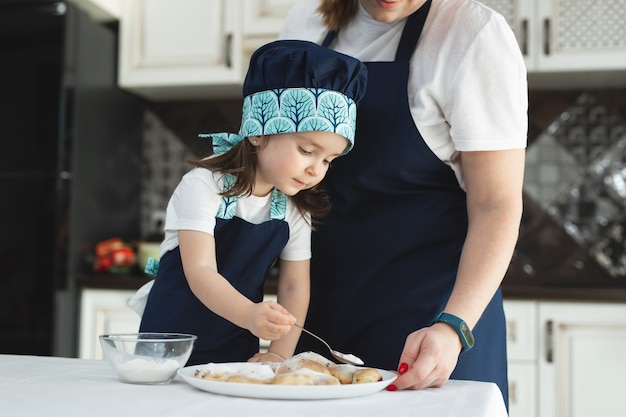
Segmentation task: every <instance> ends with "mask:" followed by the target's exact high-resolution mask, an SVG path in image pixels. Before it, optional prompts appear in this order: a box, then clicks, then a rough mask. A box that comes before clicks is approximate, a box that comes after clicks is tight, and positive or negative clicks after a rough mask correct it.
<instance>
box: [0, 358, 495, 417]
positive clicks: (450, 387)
mask: <svg viewBox="0 0 626 417" xmlns="http://www.w3.org/2000/svg"><path fill="white" fill-rule="evenodd" d="M302 388H305V389H306V388H309V387H302ZM310 388H315V387H310ZM337 389H341V386H337ZM0 404H2V407H1V408H2V415H6V416H20V417H34V416H64V417H73V416H76V417H83V416H90V417H100V416H102V417H111V416H152V417H160V416H167V417H173V416H181V417H191V416H218V415H222V416H225V415H227V416H232V417H238V416H239V417H247V416H255V417H264V416H268V417H270V416H271V417H293V416H298V417H319V416H321V415H324V416H329V417H330V416H354V415H359V416H362V417H380V416H384V415H390V414H393V415H398V416H406V417H411V416H415V417H439V416H466V417H506V415H507V413H506V409H505V406H504V401H503V400H502V395H501V394H500V390H499V389H498V387H497V386H496V385H495V384H493V383H487V382H475V381H448V382H447V383H446V385H445V386H444V387H443V388H431V389H425V390H420V391H395V392H390V391H386V390H382V391H379V392H376V393H374V394H370V395H365V396H360V397H352V398H340V399H330V400H329V399H311V400H273V399H254V398H243V397H236V396H225V395H218V394H212V393H209V392H206V391H202V390H199V389H196V388H194V387H192V386H191V385H189V384H188V383H187V382H185V381H184V379H183V378H182V377H181V376H177V377H176V379H174V381H172V382H171V383H170V384H167V385H136V384H126V383H123V382H120V381H119V380H118V379H117V377H116V376H115V374H114V372H113V370H112V368H111V366H110V365H109V363H108V362H106V361H101V360H88V359H69V358H55V357H43V356H27V355H23V356H22V355H0Z"/></svg>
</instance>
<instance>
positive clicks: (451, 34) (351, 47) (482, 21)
mask: <svg viewBox="0 0 626 417" xmlns="http://www.w3.org/2000/svg"><path fill="white" fill-rule="evenodd" d="M318 6H319V0H303V1H301V2H300V3H298V4H297V5H296V6H294V8H293V9H292V10H291V12H290V13H289V15H288V18H287V21H286V23H285V26H284V27H283V30H282V32H281V35H280V38H281V39H300V40H308V41H312V42H315V43H321V42H322V41H323V40H324V38H325V36H326V34H327V32H328V30H327V28H326V27H324V26H323V24H322V20H321V15H320V14H319V13H318V12H317V8H318ZM404 22H405V19H403V20H400V21H397V22H392V23H382V22H377V21H375V20H374V19H373V18H372V17H371V16H370V15H369V13H367V11H366V10H365V9H364V8H363V7H361V6H360V5H359V9H358V12H357V15H356V17H355V18H354V19H352V20H351V21H350V23H349V24H348V25H347V26H346V27H344V28H342V29H341V30H340V31H339V34H338V36H337V38H336V39H335V41H334V42H333V43H332V44H331V48H332V49H334V50H336V51H338V52H342V53H345V54H347V55H351V56H353V57H355V58H358V59H360V60H361V61H363V62H376V61H393V60H394V57H395V53H396V50H397V46H398V43H399V42H400V37H401V35H402V30H403V28H404ZM410 65H411V66H410V74H409V82H408V88H407V91H408V97H409V103H410V107H411V114H412V115H413V120H414V121H415V125H416V127H417V129H418V130H419V132H420V133H421V134H422V137H423V138H424V140H425V142H426V143H427V144H428V146H429V147H430V149H431V150H432V151H433V153H434V154H435V155H437V156H438V157H439V159H441V160H442V161H443V162H445V163H446V164H448V165H450V166H451V167H452V168H453V169H454V171H455V173H456V176H457V179H458V180H459V183H460V185H461V186H462V187H463V186H464V182H463V172H462V167H461V164H460V158H457V156H458V154H459V152H467V151H489V150H505V149H519V148H524V147H526V139H527V130H528V119H527V109H528V88H527V80H526V68H525V65H524V60H523V57H522V55H521V52H520V49H519V46H518V44H517V41H516V39H515V36H514V34H513V32H512V30H511V28H510V27H509V25H508V24H507V22H506V21H505V19H504V18H503V17H502V16H501V15H500V14H498V13H496V12H495V11H493V10H491V9H489V8H487V7H486V6H484V5H482V4H481V3H479V2H477V1H474V0H433V2H432V5H431V8H430V11H429V14H428V18H427V19H426V23H425V25H424V29H423V31H422V34H421V36H420V39H419V41H418V44H417V48H416V50H415V52H414V54H413V57H412V59H411V64H410ZM389 76H390V77H393V76H394V74H389ZM357 118H358V114H357ZM357 140H358V136H357Z"/></svg>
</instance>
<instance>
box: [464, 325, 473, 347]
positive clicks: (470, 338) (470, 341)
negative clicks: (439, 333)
mask: <svg viewBox="0 0 626 417" xmlns="http://www.w3.org/2000/svg"><path fill="white" fill-rule="evenodd" d="M461 332H462V333H463V335H464V336H465V340H467V344H468V345H469V346H470V347H472V346H474V335H473V334H472V332H471V330H470V329H469V326H468V325H467V323H465V322H462V323H461Z"/></svg>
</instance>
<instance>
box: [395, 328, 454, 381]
mask: <svg viewBox="0 0 626 417" xmlns="http://www.w3.org/2000/svg"><path fill="white" fill-rule="evenodd" d="M461 348H462V345H461V340H460V339H459V335H458V334H457V333H456V331H455V330H454V329H453V328H452V327H450V326H449V325H447V324H445V323H435V324H433V325H432V326H430V327H425V328H423V329H420V330H417V331H415V332H413V333H411V334H410V335H409V336H408V337H407V338H406V343H405V344H404V350H403V351H402V355H400V365H399V367H398V374H399V376H398V379H396V380H395V381H394V382H393V384H392V385H390V386H389V387H388V390H390V391H395V390H397V389H398V390H402V389H416V390H417V389H422V388H429V387H442V386H443V385H444V384H445V383H446V381H447V380H448V379H449V378H450V375H451V374H452V371H453V370H454V368H455V367H456V363H457V360H458V358H459V353H460V352H461Z"/></svg>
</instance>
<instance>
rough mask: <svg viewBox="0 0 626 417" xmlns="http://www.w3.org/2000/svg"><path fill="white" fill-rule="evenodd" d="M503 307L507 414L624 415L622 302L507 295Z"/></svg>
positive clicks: (625, 323) (625, 309)
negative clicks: (507, 386)
mask: <svg viewBox="0 0 626 417" xmlns="http://www.w3.org/2000/svg"><path fill="white" fill-rule="evenodd" d="M504 308H505V312H506V321H507V341H508V357H509V360H508V362H509V389H510V393H509V402H510V416H511V417H533V416H539V417H586V416H591V415H598V416H618V415H619V416H625V415H626V413H624V408H623V404H622V398H621V395H622V394H623V390H624V382H623V375H625V374H626V356H624V352H626V304H624V303H601V302H574V301H533V300H506V301H505V307H504ZM620 413H621V414H620Z"/></svg>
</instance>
